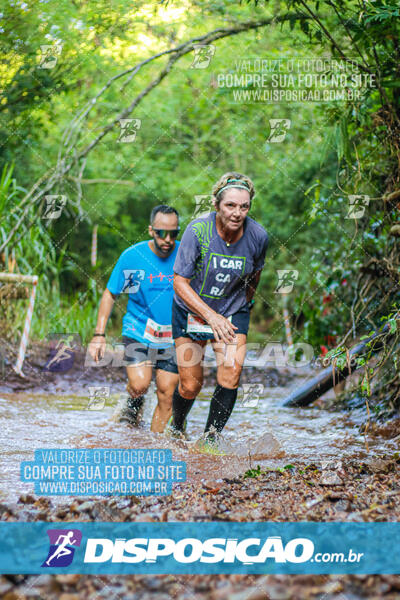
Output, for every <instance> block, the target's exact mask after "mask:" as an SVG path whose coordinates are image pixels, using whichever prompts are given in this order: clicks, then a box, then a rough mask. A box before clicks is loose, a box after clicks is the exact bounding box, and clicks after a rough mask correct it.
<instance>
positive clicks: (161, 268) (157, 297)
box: [107, 240, 179, 348]
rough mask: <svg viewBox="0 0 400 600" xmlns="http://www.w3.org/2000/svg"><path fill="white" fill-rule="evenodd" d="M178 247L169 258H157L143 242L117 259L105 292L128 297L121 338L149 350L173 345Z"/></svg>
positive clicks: (176, 244)
mask: <svg viewBox="0 0 400 600" xmlns="http://www.w3.org/2000/svg"><path fill="white" fill-rule="evenodd" d="M178 247H179V242H175V248H174V250H173V251H172V253H171V254H170V255H169V256H168V258H160V257H159V256H157V254H155V253H154V252H153V251H152V250H151V249H150V247H149V240H146V241H145V242H139V243H138V244H134V245H133V246H130V247H129V248H127V249H126V250H125V251H124V252H123V253H122V254H121V256H120V257H119V259H118V261H117V263H116V265H115V267H114V269H113V272H112V273H111V276H110V279H109V280H108V283H107V289H108V290H109V291H110V292H111V293H112V294H128V305H127V312H126V314H125V316H124V318H123V319H122V324H123V325H122V335H125V336H127V337H130V338H133V339H135V340H137V341H138V342H142V343H143V344H146V345H147V346H150V347H152V348H166V347H168V346H170V345H172V344H173V339H172V331H171V318H172V317H171V309H172V298H173V296H174V289H173V280H174V272H173V267H174V262H175V258H176V255H177V252H178Z"/></svg>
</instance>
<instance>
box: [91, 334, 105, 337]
mask: <svg viewBox="0 0 400 600" xmlns="http://www.w3.org/2000/svg"><path fill="white" fill-rule="evenodd" d="M93 337H104V338H105V337H106V334H105V333H94V334H93Z"/></svg>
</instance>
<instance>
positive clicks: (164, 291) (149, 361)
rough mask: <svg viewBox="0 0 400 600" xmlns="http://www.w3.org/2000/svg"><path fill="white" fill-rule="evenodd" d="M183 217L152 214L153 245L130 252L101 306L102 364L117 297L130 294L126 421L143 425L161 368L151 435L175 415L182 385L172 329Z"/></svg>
mask: <svg viewBox="0 0 400 600" xmlns="http://www.w3.org/2000/svg"><path fill="white" fill-rule="evenodd" d="M178 233H179V215H178V212H177V211H176V210H175V209H174V208H172V207H171V206H166V205H164V204H160V205H159V206H156V207H155V208H153V210H152V211H151V216H150V225H149V235H150V236H151V238H152V239H151V240H146V241H144V242H139V243H138V244H134V245H133V246H130V247H129V248H127V249H126V250H125V251H124V252H123V253H122V254H121V256H120V257H119V259H118V261H117V263H116V265H115V267H114V269H113V271H112V273H111V276H110V279H109V280H108V283H107V287H106V289H105V290H104V293H103V296H102V298H101V301H100V306H99V313H98V318H97V327H96V331H95V333H94V335H93V338H92V341H91V343H90V346H89V352H90V354H91V356H92V358H93V359H94V360H95V361H96V362H97V361H98V360H100V359H101V358H102V357H103V356H104V352H105V347H106V341H105V329H106V324H107V321H108V318H109V316H110V314H111V311H112V308H113V305H114V301H115V298H116V297H117V296H119V294H121V293H127V294H128V305H127V312H126V314H125V316H124V317H123V327H122V342H123V344H124V346H125V354H124V360H125V362H127V363H129V366H127V367H126V371H127V375H128V385H127V390H128V393H129V395H130V398H128V401H127V406H126V407H125V408H124V409H123V411H122V413H121V417H120V420H121V421H127V422H128V423H130V424H131V425H137V423H138V419H139V416H140V412H141V409H142V406H143V403H144V395H145V394H146V392H147V390H148V388H149V385H150V382H151V377H152V372H153V366H154V367H155V369H156V386H157V399H158V404H157V406H156V409H155V411H154V415H153V419H152V422H151V431H154V432H158V433H162V432H163V431H164V428H165V425H166V423H167V421H168V419H169V418H170V416H171V412H172V395H173V392H174V389H175V387H176V385H177V383H178V368H177V364H176V352H175V346H174V342H173V339H172V330H171V305H172V298H173V294H174V290H173V265H174V262H175V258H176V254H177V250H178V246H179V242H176V238H177V236H178Z"/></svg>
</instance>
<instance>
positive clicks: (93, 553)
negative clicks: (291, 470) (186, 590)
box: [84, 536, 314, 565]
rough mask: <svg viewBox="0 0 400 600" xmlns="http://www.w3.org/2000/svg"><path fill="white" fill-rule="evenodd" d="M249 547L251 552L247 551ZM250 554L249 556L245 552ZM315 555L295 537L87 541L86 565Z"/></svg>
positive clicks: (303, 540)
mask: <svg viewBox="0 0 400 600" xmlns="http://www.w3.org/2000/svg"><path fill="white" fill-rule="evenodd" d="M250 548H252V551H251V550H250ZM248 552H250V553H248ZM313 554H314V544H313V542H312V541H311V540H310V539H308V538H294V539H292V540H290V541H289V542H287V544H286V545H284V544H283V542H282V538H281V537H280V536H271V537H268V538H267V539H265V541H263V540H262V539H261V538H246V539H243V540H241V541H239V540H238V539H233V538H232V539H229V538H209V539H206V540H203V541H202V540H200V539H198V538H183V539H181V540H179V541H175V540H173V539H170V538H131V539H126V538H119V539H115V540H114V541H113V540H110V539H107V538H89V539H88V541H87V544H86V551H85V557H84V562H85V563H105V562H108V561H112V562H113V563H141V562H146V563H156V562H157V561H158V560H159V559H162V558H164V557H168V556H170V557H173V559H174V560H175V561H176V562H177V563H184V564H188V563H195V562H200V563H220V562H223V563H234V562H235V561H239V562H241V563H243V564H246V565H250V564H254V563H264V562H265V561H266V560H268V559H272V560H274V561H275V562H277V563H285V562H291V563H302V562H306V561H308V560H310V559H311V558H312V556H313Z"/></svg>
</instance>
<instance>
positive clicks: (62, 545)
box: [46, 531, 78, 566]
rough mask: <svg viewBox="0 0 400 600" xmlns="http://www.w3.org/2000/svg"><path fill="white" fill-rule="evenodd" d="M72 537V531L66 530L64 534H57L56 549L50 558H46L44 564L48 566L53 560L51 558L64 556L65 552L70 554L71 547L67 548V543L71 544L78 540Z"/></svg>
mask: <svg viewBox="0 0 400 600" xmlns="http://www.w3.org/2000/svg"><path fill="white" fill-rule="evenodd" d="M73 537H74V532H73V531H68V533H67V534H66V535H60V536H58V539H57V541H56V544H57V550H56V551H55V552H54V553H53V554H52V555H51V556H50V558H48V559H47V560H46V565H48V566H50V563H51V561H52V560H53V558H56V557H58V558H61V557H62V556H66V555H67V554H72V550H71V548H67V546H68V545H69V544H70V545H72V544H76V543H77V541H78V540H74V539H73ZM61 539H62V540H63V541H62V542H60V540H61Z"/></svg>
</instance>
